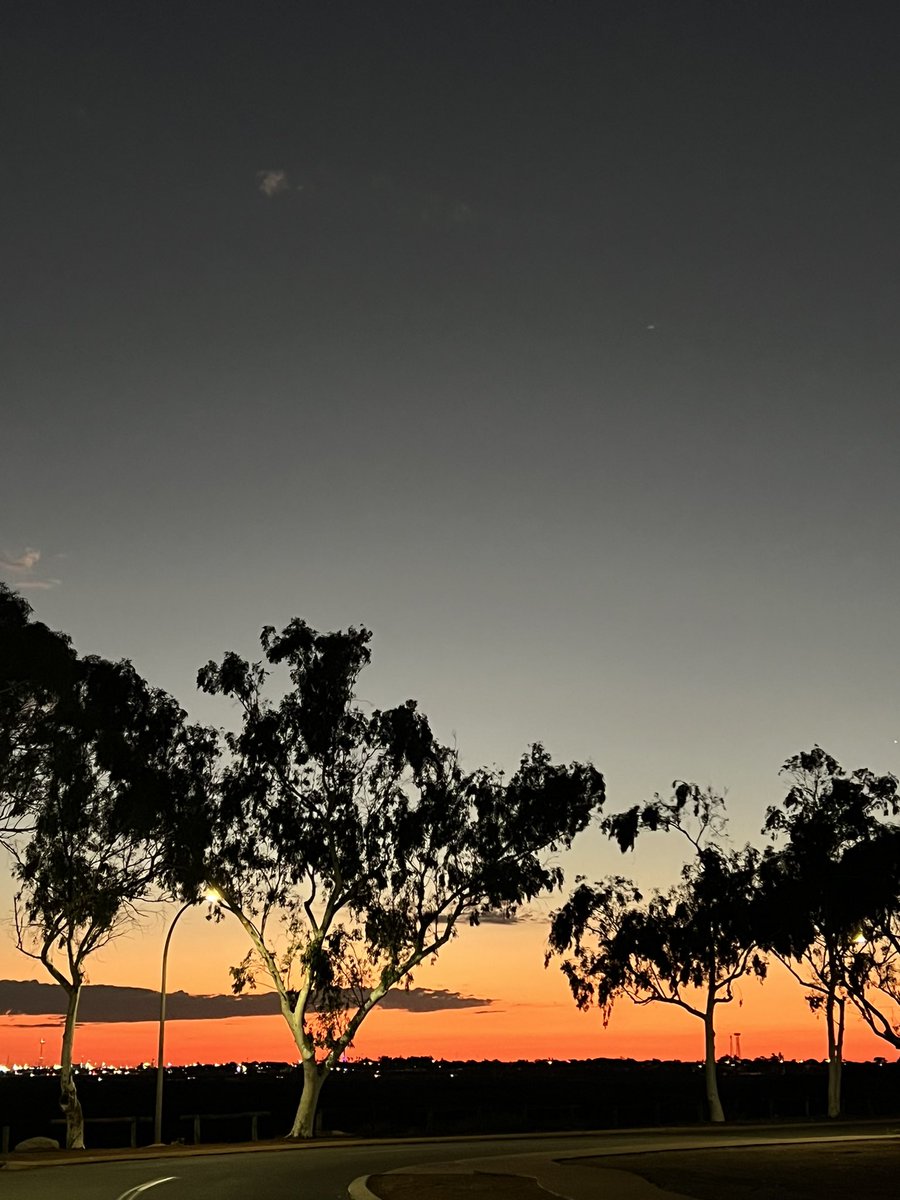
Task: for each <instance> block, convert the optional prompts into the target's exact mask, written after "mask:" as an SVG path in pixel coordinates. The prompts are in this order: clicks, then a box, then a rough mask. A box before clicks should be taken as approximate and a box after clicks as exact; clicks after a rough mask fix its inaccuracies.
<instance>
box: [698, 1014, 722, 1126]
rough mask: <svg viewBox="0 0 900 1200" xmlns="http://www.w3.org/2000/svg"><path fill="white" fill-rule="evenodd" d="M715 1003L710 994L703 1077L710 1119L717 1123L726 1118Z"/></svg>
mask: <svg viewBox="0 0 900 1200" xmlns="http://www.w3.org/2000/svg"><path fill="white" fill-rule="evenodd" d="M715 1011H716V1010H715V1005H714V1003H713V997H712V995H710V999H709V1004H708V1005H707V1009H706V1013H705V1015H704V1017H703V1031H704V1042H705V1054H704V1059H703V1078H704V1082H705V1084H706V1103H707V1104H708V1105H709V1119H710V1120H711V1121H714V1122H715V1123H716V1124H721V1123H722V1122H723V1121H724V1120H725V1112H724V1109H723V1108H722V1101H721V1100H720V1099H719V1080H718V1077H717V1075H716V1027H715Z"/></svg>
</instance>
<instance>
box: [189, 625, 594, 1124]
mask: <svg viewBox="0 0 900 1200" xmlns="http://www.w3.org/2000/svg"><path fill="white" fill-rule="evenodd" d="M370 639H371V634H370V633H369V632H368V631H367V630H365V629H355V628H350V629H348V630H346V631H345V632H337V633H325V634H322V633H317V632H316V631H315V630H313V629H311V628H310V627H309V626H308V625H307V624H306V623H305V622H304V621H301V620H299V619H295V620H293V621H292V622H291V623H290V624H289V625H288V626H287V627H286V628H285V629H284V630H283V631H282V632H281V633H280V634H277V633H276V632H275V630H274V629H273V628H271V627H267V628H266V629H264V630H263V632H262V639H261V640H262V647H263V651H264V656H265V660H266V664H267V665H265V666H264V665H263V664H261V663H256V664H252V665H251V664H250V663H248V662H246V661H244V660H243V659H241V658H240V657H238V656H237V655H236V654H233V653H229V654H227V655H226V656H225V658H224V659H223V661H222V663H221V664H220V665H216V664H214V663H210V664H208V665H207V666H206V667H205V668H203V670H201V672H200V674H199V684H200V686H201V687H202V688H203V689H204V690H205V691H207V692H210V693H213V694H216V693H217V694H221V695H225V696H229V697H231V698H233V699H234V700H236V701H237V702H238V703H239V705H240V707H241V711H242V716H243V721H242V728H241V729H240V731H239V732H237V733H234V734H231V735H228V736H227V738H226V741H227V745H228V749H229V751H230V756H231V761H230V764H229V766H228V767H227V769H226V770H224V771H223V773H222V777H221V780H220V786H219V790H218V795H217V809H216V812H215V814H214V816H213V818H212V819H211V823H210V824H211V829H212V831H213V840H212V844H211V846H210V849H209V852H208V854H207V857H206V860H205V864H204V873H205V875H206V877H207V878H208V879H209V880H210V882H211V883H212V884H214V885H215V887H216V888H217V889H218V891H219V893H220V894H221V895H222V896H223V897H224V901H225V904H226V906H227V907H228V908H229V909H230V910H231V911H232V912H233V913H234V914H235V915H236V917H237V919H238V920H239V921H240V923H241V924H242V926H243V928H244V929H245V931H246V932H247V934H248V936H249V939H250V942H251V947H252V949H251V951H250V953H249V954H248V956H247V958H246V959H245V960H244V961H243V962H242V963H241V964H240V965H239V966H237V967H235V968H233V971H232V973H233V978H234V990H235V991H236V992H239V991H241V990H242V989H243V988H245V987H252V986H254V985H255V984H256V983H257V981H258V979H262V978H266V977H267V979H268V981H269V984H270V985H271V986H272V987H273V988H274V990H275V992H276V993H277V995H278V998H279V1001H280V1008H281V1013H282V1016H283V1017H284V1020H285V1021H286V1023H287V1025H288V1027H289V1029H290V1031H291V1034H292V1036H293V1038H294V1042H295V1044H296V1046H297V1050H298V1053H299V1056H300V1059H301V1062H302V1065H303V1091H302V1095H301V1098H300V1102H299V1106H298V1109H297V1113H296V1117H295V1120H294V1123H293V1126H292V1128H291V1131H290V1135H289V1136H291V1137H311V1136H312V1135H313V1132H314V1128H315V1116H316V1107H317V1103H318V1097H319V1093H320V1089H321V1087H322V1084H323V1082H324V1080H325V1079H326V1077H327V1075H328V1074H329V1072H330V1071H331V1069H332V1068H333V1067H334V1065H335V1064H336V1063H337V1062H338V1061H339V1060H340V1057H341V1055H342V1054H343V1052H344V1051H345V1050H346V1048H347V1047H348V1046H349V1045H350V1044H351V1042H352V1040H353V1038H354V1037H355V1036H356V1033H357V1031H358V1030H359V1028H360V1026H361V1024H362V1022H363V1021H364V1020H365V1018H366V1017H367V1016H368V1014H369V1013H370V1012H371V1011H372V1010H373V1009H374V1008H375V1006H376V1005H377V1004H378V1002H379V1001H380V1000H381V999H382V997H383V996H384V995H385V994H386V993H387V992H388V991H389V989H391V988H393V987H396V986H397V985H398V984H401V983H406V984H408V983H409V982H410V980H411V972H412V971H413V970H414V969H415V968H416V967H417V966H418V964H420V963H421V962H423V961H425V960H426V959H430V958H433V957H434V956H435V955H436V954H437V953H438V952H439V951H440V950H441V948H442V947H443V946H445V945H446V944H447V943H448V942H449V941H450V939H451V938H452V937H453V936H454V935H455V933H456V932H457V927H458V926H459V924H460V922H462V921H464V920H468V921H469V922H470V923H471V924H473V925H477V924H478V921H479V914H482V913H484V912H486V911H489V910H500V911H501V912H504V913H506V914H512V913H513V912H514V911H515V908H516V906H517V905H519V904H521V903H522V902H524V901H526V900H529V899H531V898H532V897H534V896H536V895H538V894H539V893H541V892H543V891H546V890H548V889H550V888H552V887H554V886H558V885H559V884H560V883H561V881H562V872H561V870H560V869H559V867H558V866H555V865H554V864H553V863H552V861H548V856H552V855H553V854H554V853H556V852H557V851H559V850H561V849H564V848H566V847H568V846H569V845H570V844H571V842H572V839H573V837H574V836H575V834H577V833H578V832H579V830H581V829H583V828H585V826H586V825H587V824H588V823H589V821H590V820H591V817H592V816H593V814H595V813H596V812H598V811H599V809H600V807H601V805H602V803H603V799H604V785H603V779H602V776H601V775H600V774H599V773H598V772H597V771H596V770H595V769H594V768H593V767H592V766H590V765H589V764H588V765H581V764H574V765H572V766H570V767H563V766H554V765H553V764H552V763H551V761H550V759H549V756H548V755H547V754H546V752H545V751H544V750H543V748H542V747H541V746H539V745H535V746H533V747H532V749H531V750H530V752H529V753H528V754H526V755H525V756H524V757H523V759H522V762H521V765H520V767H519V769H518V771H517V772H516V773H515V774H514V775H513V776H512V778H511V779H509V780H505V779H504V778H503V776H502V773H500V772H496V771H488V770H478V771H475V772H473V773H470V774H466V773H464V772H463V770H462V768H461V767H460V764H459V761H458V758H457V755H456V753H455V752H454V751H452V750H450V749H448V748H447V747H445V746H442V745H440V744H439V743H438V742H437V741H436V739H435V738H434V736H433V734H432V731H431V729H430V727H429V724H428V721H427V720H426V718H425V717H424V716H423V715H422V714H421V713H420V712H419V711H418V708H417V706H416V704H415V702H414V701H411V700H410V701H407V702H406V703H405V704H402V705H400V706H399V707H397V708H393V709H390V710H387V711H378V710H376V711H374V712H371V713H369V714H366V713H364V712H363V711H362V710H361V709H360V707H359V706H358V705H357V703H356V702H355V698H354V691H355V687H356V682H357V678H358V676H359V673H360V672H361V670H362V669H363V668H364V667H365V666H366V665H367V664H368V662H369V660H370V651H369V642H370ZM279 665H284V666H285V667H286V668H287V671H288V674H289V678H290V684H291V686H290V688H289V690H288V691H287V692H286V693H285V694H284V695H283V697H282V698H281V699H280V700H279V701H278V702H277V703H276V702H273V701H270V700H269V699H267V698H266V696H265V695H264V688H265V685H266V683H267V680H268V677H269V675H270V674H271V671H270V669H269V668H273V667H278V666H279ZM197 874H199V872H197Z"/></svg>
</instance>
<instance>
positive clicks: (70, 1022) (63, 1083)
mask: <svg viewBox="0 0 900 1200" xmlns="http://www.w3.org/2000/svg"><path fill="white" fill-rule="evenodd" d="M66 993H67V995H68V1004H67V1005H66V1023H65V1026H64V1028H63V1039H62V1054H61V1062H60V1069H59V1106H60V1108H61V1109H62V1111H63V1115H64V1116H65V1118H66V1149H67V1150H83V1149H84V1113H83V1112H82V1111H81V1101H80V1100H79V1099H78V1092H77V1090H76V1088H75V1076H74V1074H73V1072H72V1049H73V1047H74V1045H75V1026H76V1024H77V1021H78V1001H79V1000H80V998H81V984H80V983H76V984H74V985H73V986H71V987H67V988H66Z"/></svg>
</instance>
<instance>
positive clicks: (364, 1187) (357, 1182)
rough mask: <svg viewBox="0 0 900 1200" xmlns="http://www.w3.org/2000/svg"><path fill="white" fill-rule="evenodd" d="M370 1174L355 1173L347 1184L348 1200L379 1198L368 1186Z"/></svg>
mask: <svg viewBox="0 0 900 1200" xmlns="http://www.w3.org/2000/svg"><path fill="white" fill-rule="evenodd" d="M371 1178H372V1176H371V1175H357V1177H356V1178H355V1179H351V1180H350V1182H349V1183H348V1184H347V1194H348V1195H349V1197H350V1200H381V1197H380V1196H377V1195H376V1194H375V1192H373V1191H372V1189H371V1188H370V1187H369V1180H370V1179H371Z"/></svg>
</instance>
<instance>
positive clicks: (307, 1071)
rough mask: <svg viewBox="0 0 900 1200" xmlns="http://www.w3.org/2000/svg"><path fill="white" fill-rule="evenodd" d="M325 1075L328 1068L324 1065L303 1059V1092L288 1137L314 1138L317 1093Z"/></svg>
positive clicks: (317, 1103)
mask: <svg viewBox="0 0 900 1200" xmlns="http://www.w3.org/2000/svg"><path fill="white" fill-rule="evenodd" d="M327 1074H328V1068H327V1066H326V1064H325V1063H317V1062H316V1060H315V1059H314V1058H304V1060H303V1091H302V1093H301V1094H300V1103H299V1105H298V1106H297V1114H296V1116H295V1117H294V1124H293V1125H292V1126H291V1132H290V1133H289V1134H288V1137H292V1138H311V1137H314V1136H315V1132H316V1110H317V1109H318V1106H319V1093H320V1091H321V1090H322V1084H323V1083H324V1082H325V1076H326V1075H327Z"/></svg>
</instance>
